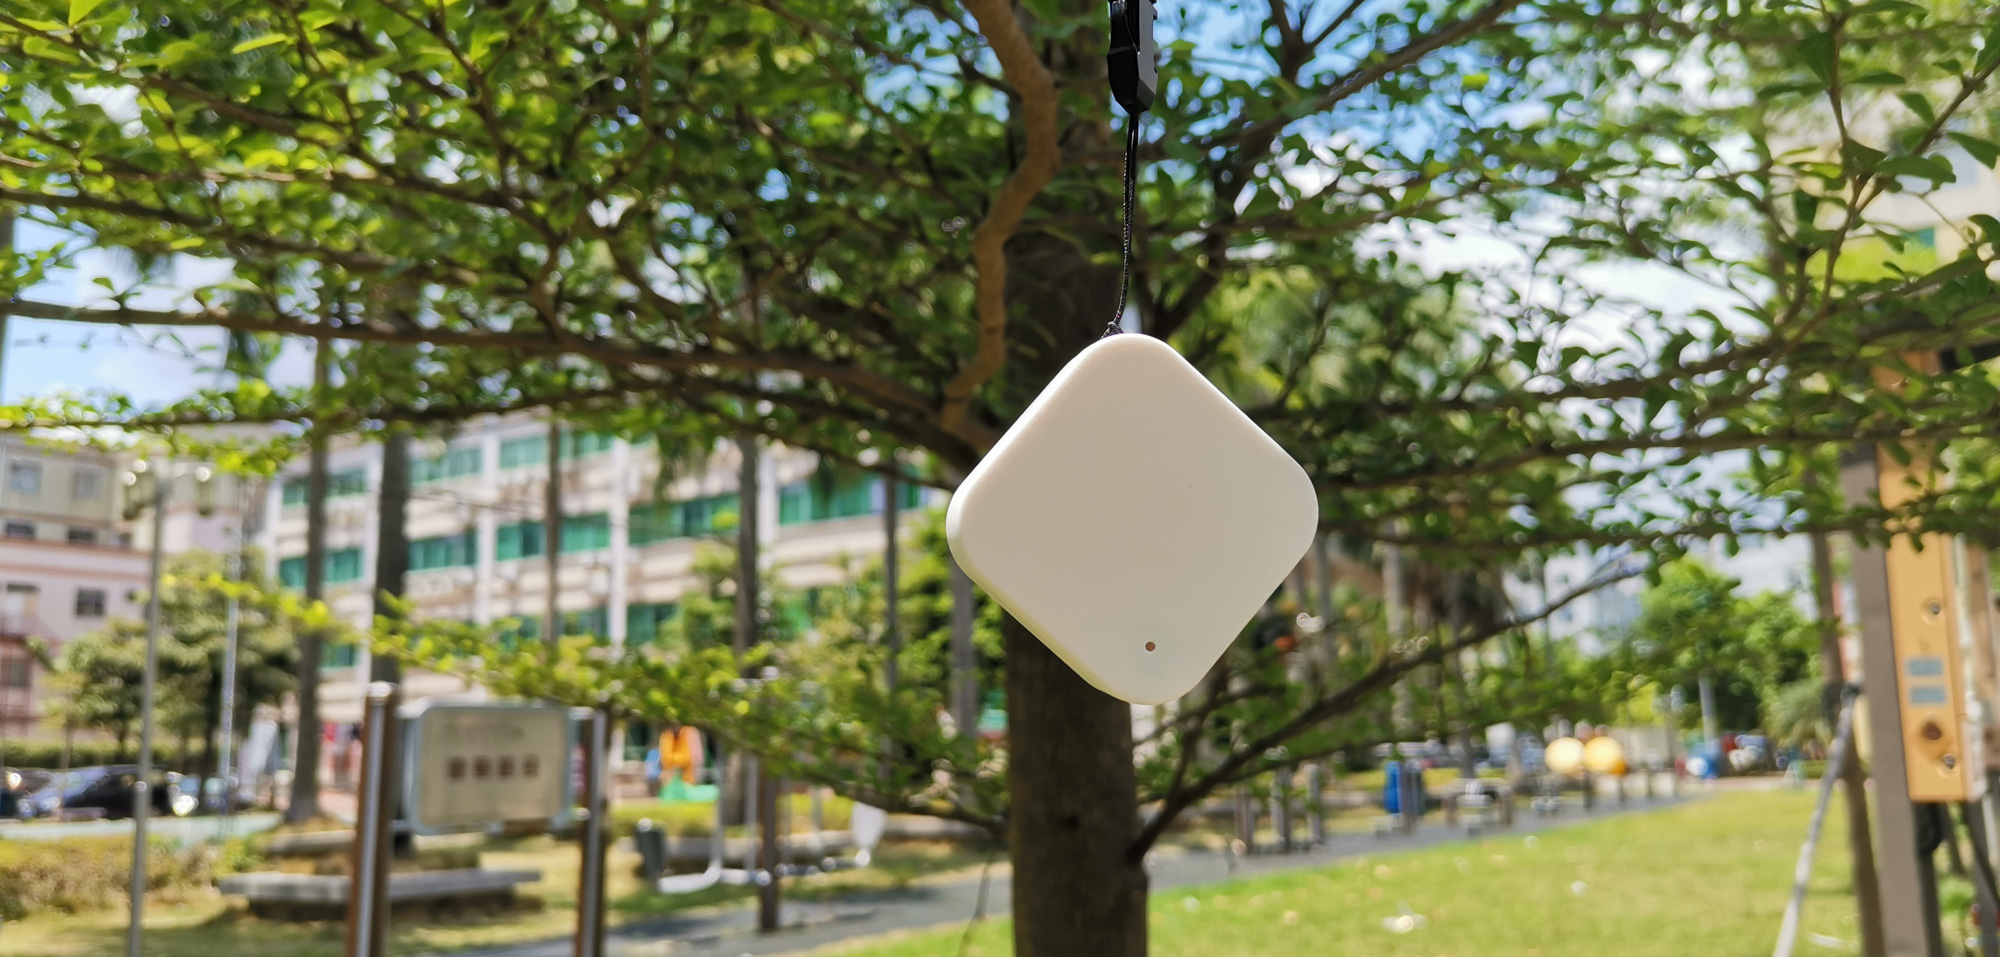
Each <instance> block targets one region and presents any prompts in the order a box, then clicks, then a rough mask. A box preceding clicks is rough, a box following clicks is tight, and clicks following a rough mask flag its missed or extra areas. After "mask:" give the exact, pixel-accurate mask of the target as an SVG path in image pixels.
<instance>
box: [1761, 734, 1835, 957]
mask: <svg viewBox="0 0 2000 957" xmlns="http://www.w3.org/2000/svg"><path fill="white" fill-rule="evenodd" d="M1834 727H1835V731H1834V735H1833V748H1832V749H1831V750H1830V751H1829V752H1828V754H1827V767H1826V774H1825V776H1824V777H1822V778H1821V780H1820V786H1819V800H1818V801H1817V802H1815V803H1814V804H1813V813H1812V818H1811V820H1810V821H1809V822H1808V823H1807V824H1806V842H1805V844H1804V845H1802V846H1800V847H1799V860H1798V864H1796V865H1795V866H1794V867H1793V868H1792V896H1791V900H1790V901H1789V902H1787V903H1786V904H1785V919H1784V921H1783V922H1782V923H1780V924H1779V925H1778V946H1777V947H1776V948H1775V949H1773V950H1772V951H1771V957H1792V945H1793V944H1795V943H1797V942H1798V938H1799V914H1800V912H1802V911H1803V910H1804V909H1805V903H1806V885H1807V884H1808V883H1810V882H1811V881H1812V862H1813V852H1814V851H1815V850H1817V849H1818V848H1819V832H1820V828H1821V826H1822V825H1824V824H1825V823H1826V806H1827V805H1828V804H1830V803H1832V801H1833V785H1834V782H1835V781H1836V780H1837V779H1839V777H1840V772H1841V771H1842V770H1843V768H1844V767H1845V764H1846V761H1847V752H1848V750H1849V749H1850V746H1851V744H1852V742H1853V739H1854V707H1853V706H1852V705H1843V706H1841V707H1840V717H1839V718H1838V719H1837V720H1836V722H1835V725H1834Z"/></svg>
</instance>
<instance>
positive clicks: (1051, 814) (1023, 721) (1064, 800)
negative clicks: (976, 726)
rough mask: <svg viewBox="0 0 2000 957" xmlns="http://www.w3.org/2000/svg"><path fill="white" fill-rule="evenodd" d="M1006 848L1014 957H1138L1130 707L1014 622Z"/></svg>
mask: <svg viewBox="0 0 2000 957" xmlns="http://www.w3.org/2000/svg"><path fill="white" fill-rule="evenodd" d="M1001 629H1002V633H1003V635H1004V638H1005V641H1006V648H1007V735H1008V784H1007V788H1008V797H1009V800H1010V810H1009V814H1008V827H1009V833H1008V843H1009V846H1010V849H1011V856H1012V859H1013V864H1014V882H1013V886H1014V953H1015V955H1016V957H1069V955H1075V954H1087V955H1090V957H1144V954H1145V953H1146V890H1147V886H1146V883H1147V882H1146V871H1145V867H1144V863H1143V861H1144V855H1143V852H1138V851H1135V849H1134V847H1133V843H1134V840H1135V838H1137V836H1138V831H1139V814H1138V808H1137V807H1136V805H1135V804H1134V802H1133V795H1134V793H1135V792H1136V790H1137V787H1138V781H1137V777H1136V776H1135V774H1134V773H1133V770H1132V709H1131V706H1130V705H1127V704H1126V703H1125V702H1122V701H1119V700H1118V699H1116V698H1113V697H1111V696H1110V695H1107V694H1105V693H1104V692H1102V691H1099V690H1097V689H1096V688H1093V687H1091V686H1090V685H1088V684H1086V683H1084V680H1083V679H1082V678H1079V677H1077V675H1076V672H1074V671H1071V670H1070V668H1069V666H1068V665H1066V664H1063V662H1062V659H1060V658H1057V657H1056V655H1055V653H1054V652H1052V651H1050V650H1049V649H1048V648H1047V646H1045V645H1043V644H1042V643H1041V640H1040V639H1037V638H1036V637H1035V636H1034V635H1033V634H1030V633H1029V632H1028V629H1027V628H1025V627H1023V626H1022V625H1021V623H1020V622H1018V621H1015V620H1014V617H1013V616H1012V615H1008V616H1005V617H1004V618H1003V619H1002V620H1001Z"/></svg>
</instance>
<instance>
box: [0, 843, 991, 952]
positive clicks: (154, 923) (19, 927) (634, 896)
mask: <svg viewBox="0 0 2000 957" xmlns="http://www.w3.org/2000/svg"><path fill="white" fill-rule="evenodd" d="M985 860H986V854H985V852H983V851H980V850H976V849H967V848H960V847H957V846H955V845H950V844H944V843H928V842H926V843H894V844H885V845H883V846H882V847H881V848H879V849H877V851H876V855H875V863H874V866H871V867H869V868H867V869H864V870H851V871H840V872H837V873H834V874H829V875H821V876H818V877H808V878H800V879H796V880H792V881H788V882H787V883H786V888H785V890H786V894H787V896H790V897H792V898H794V899H801V900H811V899H824V898H827V897H832V896H837V895H840V894H845V893H851V892H856V891H863V890H878V889H883V888H891V887H900V886H905V885H908V884H910V883H911V882H913V881H916V880H918V879H919V878H923V877H926V876H930V875H940V874H946V873H951V872H955V871H961V870H963V871H965V872H967V873H971V874H977V873H978V868H979V866H980V864H981V863H983V862H984V861H985ZM480 864H481V866H484V867H487V868H493V869H523V870H538V871H541V872H542V880H541V882H540V883H537V884H530V885H527V886H526V887H524V888H523V891H522V893H523V896H524V897H528V898H534V899H537V900H538V901H539V904H540V906H539V908H533V907H528V908H523V909H522V910H521V911H518V912H515V913H511V914H507V915H504V916H499V917H487V918H477V919H467V920H463V921H456V922H449V923H431V924H415V923H409V922H405V923H402V924H400V925H397V924H392V925H391V934H392V938H393V939H392V940H391V943H390V951H391V952H392V953H397V954H427V953H435V952H439V951H450V950H456V949H462V948H468V947H485V946H494V945H499V944H507V943H519V942H524V941H531V940H540V939H545V938H550V937H560V936H563V935H566V934H568V933H570V932H571V931H572V930H573V929H574V927H575V926H576V924H575V922H576V881H577V868H578V859H577V849H576V845H575V844H565V843H560V842H557V841H555V840H554V839H552V838H548V837H532V838H524V839H520V840H515V841H508V842H501V843H496V844H494V845H491V846H489V848H488V849H486V850H485V851H483V852H482V853H481V854H480ZM637 865H638V856H637V855H636V854H631V853H620V852H616V851H614V852H613V853H612V855H611V860H610V869H609V874H608V879H609V882H610V887H609V898H610V906H611V912H610V915H609V922H610V923H611V924H612V925H613V926H616V925H618V924H621V923H625V922H628V921H632V920H642V919H645V918H647V917H654V916H659V915H662V914H668V913H674V912H681V911H689V910H692V909H696V908H701V907H708V906H718V905H735V904H736V903H737V902H741V901H745V900H747V899H749V898H752V897H754V896H755V892H754V889H752V888H749V887H715V888H710V889H709V890H707V891H703V892H700V893H696V894H686V895H680V896H675V897H667V896H663V895H661V894H658V893H656V892H654V891H653V890H652V889H651V888H649V887H645V886H643V885H642V884H641V882H640V881H639V879H638V878H637V877H636V876H635V875H634V873H633V871H634V870H635V868H636V867H637ZM146 916H147V920H146V927H147V931H146V954H147V955H148V957H280V955H282V957H338V955H339V954H340V953H341V952H342V941H343V938H342V930H341V927H340V926H339V925H338V924H337V923H323V924H291V923H281V922H276V921H263V920H258V919H255V918H253V917H250V916H249V915H247V914H245V913H243V912H242V911H241V910H240V908H237V907H235V906H232V904H231V903H230V902H229V901H227V900H225V899H223V898H221V897H220V896H218V895H216V894H215V893H214V892H212V891H205V892H200V893H196V894H192V895H184V896H180V897H177V898H167V899H156V900H153V901H151V902H149V904H148V910H147V915H146ZM124 926H125V916H124V912H123V910H122V909H119V910H106V911H94V912H89V913H83V914H72V915H54V914H51V915H45V916H33V917H29V918H28V919H26V920H22V921H18V922H12V921H10V922H8V923H7V924H6V926H5V927H4V928H0V957H96V955H102V954H110V953H118V952H122V951H123V942H124Z"/></svg>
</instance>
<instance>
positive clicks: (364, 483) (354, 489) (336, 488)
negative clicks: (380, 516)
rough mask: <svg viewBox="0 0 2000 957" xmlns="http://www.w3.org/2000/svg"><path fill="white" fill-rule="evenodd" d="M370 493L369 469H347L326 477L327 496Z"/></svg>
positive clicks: (340, 496) (342, 496)
mask: <svg viewBox="0 0 2000 957" xmlns="http://www.w3.org/2000/svg"><path fill="white" fill-rule="evenodd" d="M366 494H368V470H367V469H345V470H343V471H339V472H335V473H333V474H332V475H329V476H327V477H326V497H327V498H347V497H349V496H354V495H366Z"/></svg>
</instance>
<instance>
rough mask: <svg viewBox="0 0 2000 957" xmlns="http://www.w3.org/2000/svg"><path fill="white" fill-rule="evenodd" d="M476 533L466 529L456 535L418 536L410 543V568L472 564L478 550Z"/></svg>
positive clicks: (425, 569)
mask: <svg viewBox="0 0 2000 957" xmlns="http://www.w3.org/2000/svg"><path fill="white" fill-rule="evenodd" d="M478 548H479V543H478V533H476V532H474V531H472V530H471V529H467V530H465V531H463V532H460V533H458V534H456V535H440V536H438V537H436V538H420V539H417V540H416V541H414V542H411V543H410V570H411V571H413V572H426V571H430V570H431V569H434V568H463V567H465V566H467V565H470V564H472V560H473V554H474V553H475V552H476V551H477V550H478Z"/></svg>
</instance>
